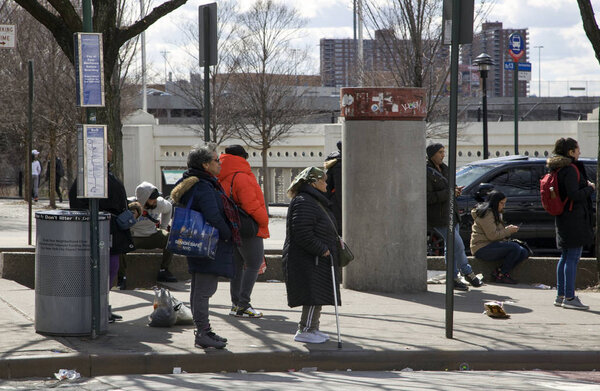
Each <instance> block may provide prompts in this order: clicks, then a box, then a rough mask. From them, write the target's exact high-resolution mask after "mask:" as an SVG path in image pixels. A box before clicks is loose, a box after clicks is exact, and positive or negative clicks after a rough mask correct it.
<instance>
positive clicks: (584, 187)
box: [547, 138, 595, 310]
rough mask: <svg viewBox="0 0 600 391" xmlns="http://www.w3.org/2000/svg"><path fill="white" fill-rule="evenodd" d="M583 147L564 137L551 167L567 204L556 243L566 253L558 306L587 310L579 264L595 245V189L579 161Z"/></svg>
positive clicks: (560, 264) (558, 270)
mask: <svg viewBox="0 0 600 391" xmlns="http://www.w3.org/2000/svg"><path fill="white" fill-rule="evenodd" d="M579 155H580V151H579V144H578V143H577V141H576V140H574V139H572V138H567V139H565V138H561V139H559V140H557V141H556V143H555V145H554V156H553V157H551V158H549V159H548V161H547V166H548V168H549V169H550V170H552V171H557V177H558V193H559V195H560V199H561V200H562V201H563V202H565V208H564V210H563V213H562V214H560V215H558V216H556V219H555V223H556V242H557V245H558V248H559V249H560V250H561V251H562V254H561V257H560V260H559V261H558V265H557V267H556V289H557V296H556V299H555V300H554V305H555V306H557V307H560V306H562V307H563V308H570V309H579V310H587V309H588V308H589V306H587V305H584V304H583V303H582V302H581V301H580V300H579V298H578V297H577V296H575V277H576V275H577V263H579V258H581V252H582V250H583V246H588V245H590V244H592V243H593V242H594V233H593V232H594V231H593V228H592V227H593V225H592V215H593V214H592V200H591V197H590V196H591V194H592V193H593V192H594V190H595V186H594V184H593V183H592V182H590V181H589V180H588V178H587V174H586V172H585V167H584V165H583V163H581V162H580V161H579V160H578V159H579Z"/></svg>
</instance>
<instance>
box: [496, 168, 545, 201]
mask: <svg viewBox="0 0 600 391" xmlns="http://www.w3.org/2000/svg"><path fill="white" fill-rule="evenodd" d="M538 180H539V178H538V176H537V173H536V172H535V169H534V168H533V167H515V168H509V169H507V170H505V171H502V172H500V173H499V174H498V175H496V176H495V177H493V178H492V179H491V180H490V181H489V183H491V184H492V185H493V186H494V189H496V190H498V191H501V192H502V193H504V195H506V196H507V197H515V196H527V195H536V194H537V192H538V191H539V189H538V188H537V187H538V186H539V184H538Z"/></svg>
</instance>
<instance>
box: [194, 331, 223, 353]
mask: <svg viewBox="0 0 600 391" xmlns="http://www.w3.org/2000/svg"><path fill="white" fill-rule="evenodd" d="M209 333H210V331H209V332H200V333H199V332H198V330H194V335H196V338H195V340H194V346H195V347H197V348H201V349H206V348H215V349H223V348H224V347H225V346H226V345H227V344H226V343H225V342H223V341H219V340H217V339H216V338H213V337H212V336H211V335H209ZM212 334H214V333H212ZM214 335H216V334H214Z"/></svg>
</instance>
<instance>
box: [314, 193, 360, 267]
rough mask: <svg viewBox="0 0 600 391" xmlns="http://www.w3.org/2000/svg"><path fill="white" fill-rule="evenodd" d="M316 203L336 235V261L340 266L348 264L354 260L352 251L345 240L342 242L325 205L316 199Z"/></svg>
mask: <svg viewBox="0 0 600 391" xmlns="http://www.w3.org/2000/svg"><path fill="white" fill-rule="evenodd" d="M317 205H319V206H320V207H321V209H323V212H324V213H325V216H327V219H328V220H329V222H330V223H331V227H332V228H333V232H335V236H336V237H337V241H336V242H337V243H336V244H337V250H338V262H339V264H340V267H344V266H348V264H349V263H350V262H352V261H353V260H354V254H353V253H352V250H350V247H348V245H347V244H346V242H344V239H342V238H341V237H340V235H338V234H337V228H336V226H335V224H334V223H333V220H331V217H330V216H329V213H327V210H326V209H325V207H324V206H323V205H321V203H320V202H319V201H317Z"/></svg>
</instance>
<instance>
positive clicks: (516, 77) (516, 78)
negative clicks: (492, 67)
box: [513, 62, 519, 155]
mask: <svg viewBox="0 0 600 391" xmlns="http://www.w3.org/2000/svg"><path fill="white" fill-rule="evenodd" d="M513 72H514V73H513V78H514V81H513V82H514V84H513V85H514V87H513V89H514V94H515V155H518V154H519V63H518V62H515V69H514V71H513Z"/></svg>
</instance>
